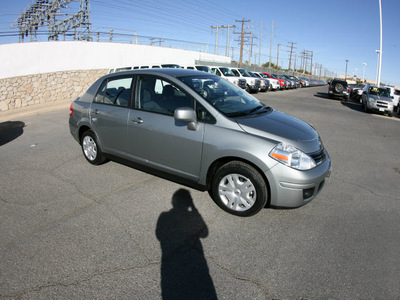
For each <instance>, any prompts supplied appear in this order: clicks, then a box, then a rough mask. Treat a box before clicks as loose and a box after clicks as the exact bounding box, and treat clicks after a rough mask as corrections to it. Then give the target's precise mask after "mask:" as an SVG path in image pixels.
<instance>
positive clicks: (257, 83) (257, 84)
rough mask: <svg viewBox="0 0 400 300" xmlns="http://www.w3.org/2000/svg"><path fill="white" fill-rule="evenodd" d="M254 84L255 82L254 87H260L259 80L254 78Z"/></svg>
mask: <svg viewBox="0 0 400 300" xmlns="http://www.w3.org/2000/svg"><path fill="white" fill-rule="evenodd" d="M254 84H255V86H256V88H260V86H261V80H256V81H255V82H254Z"/></svg>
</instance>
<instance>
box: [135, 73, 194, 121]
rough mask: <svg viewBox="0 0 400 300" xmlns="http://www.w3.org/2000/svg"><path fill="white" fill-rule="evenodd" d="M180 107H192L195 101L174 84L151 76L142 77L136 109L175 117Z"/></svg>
mask: <svg viewBox="0 0 400 300" xmlns="http://www.w3.org/2000/svg"><path fill="white" fill-rule="evenodd" d="M178 107H192V108H193V99H192V97H190V96H189V95H187V94H186V93H185V92H183V91H182V90H180V89H179V88H178V87H176V86H175V85H174V84H172V83H170V82H168V81H165V80H163V79H161V78H158V77H155V76H151V75H140V76H139V77H138V81H137V87H136V108H138V109H141V110H145V111H150V112H155V113H162V114H166V115H170V116H173V115H174V112H175V109H177V108H178Z"/></svg>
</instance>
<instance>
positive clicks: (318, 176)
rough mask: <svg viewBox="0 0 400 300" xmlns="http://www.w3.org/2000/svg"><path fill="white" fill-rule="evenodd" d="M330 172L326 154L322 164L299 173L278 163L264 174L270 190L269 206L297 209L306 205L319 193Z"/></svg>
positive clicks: (328, 159) (329, 162) (329, 163)
mask: <svg viewBox="0 0 400 300" xmlns="http://www.w3.org/2000/svg"><path fill="white" fill-rule="evenodd" d="M326 154H327V153H326ZM331 170H332V166H331V161H330V158H329V156H328V154H327V157H326V159H325V161H324V162H323V163H322V164H320V165H318V166H317V167H315V168H313V169H311V170H308V171H299V170H296V169H293V168H290V167H287V166H285V165H283V164H280V163H278V164H277V165H276V166H274V167H273V168H271V169H270V170H268V171H267V172H265V176H266V177H267V179H268V182H269V185H270V189H271V195H270V197H271V198H270V205H272V206H277V207H299V206H302V205H305V204H307V203H308V202H310V201H311V200H312V199H314V198H315V197H316V196H317V195H318V194H319V192H321V190H322V188H323V187H324V186H325V182H326V179H327V178H328V177H330V174H331Z"/></svg>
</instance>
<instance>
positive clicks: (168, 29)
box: [0, 0, 400, 86]
mask: <svg viewBox="0 0 400 300" xmlns="http://www.w3.org/2000/svg"><path fill="white" fill-rule="evenodd" d="M381 1H382V21H383V26H382V27H383V35H382V37H383V46H382V75H381V82H382V83H384V84H389V85H396V86H400V55H399V53H400V51H399V41H400V23H399V12H400V0H381ZM33 2H34V1H33V0H32V1H30V0H13V1H9V0H0V3H1V9H0V44H5V43H16V42H18V36H15V35H14V36H9V34H10V33H17V32H18V29H17V28H15V23H14V22H15V21H16V19H17V18H18V16H19V15H20V14H21V13H22V12H23V10H24V9H25V8H26V7H28V6H29V5H30V4H32V3H33ZM74 6H75V7H74ZM77 6H78V3H71V4H70V8H71V10H73V9H75V8H76V7H77ZM90 10H91V24H92V32H102V34H101V35H100V40H103V39H104V40H107V39H109V34H108V33H109V31H110V29H113V31H114V36H113V41H114V42H118V41H121V42H122V41H124V42H126V41H128V40H129V39H132V40H133V38H132V37H133V35H134V34H136V35H137V40H138V42H139V43H143V44H150V43H151V40H150V37H153V38H154V39H153V43H154V44H155V45H159V44H161V45H162V46H164V47H175V46H176V45H178V44H181V45H182V44H185V43H187V44H188V42H191V43H190V44H191V45H192V46H193V45H195V47H196V49H197V50H199V51H207V52H210V53H214V51H215V44H216V28H213V29H212V26H214V27H215V26H228V25H230V26H231V25H236V28H235V29H231V30H230V43H229V51H230V53H229V55H230V56H233V59H234V60H236V61H238V60H239V52H240V45H239V41H238V40H239V38H240V34H235V33H234V31H235V32H236V33H240V31H241V24H242V23H241V22H240V21H241V20H245V21H249V22H245V23H244V24H245V26H246V27H248V28H246V29H245V32H249V33H250V32H252V33H253V48H252V53H253V55H252V57H251V61H252V63H259V62H260V63H261V64H264V63H266V62H268V61H269V59H270V49H271V47H270V46H271V33H273V36H272V50H271V62H273V63H274V64H276V62H277V56H278V45H280V46H279V60H278V64H279V66H282V67H283V68H288V65H289V56H290V50H291V48H290V46H291V45H292V43H293V52H292V61H291V63H292V66H293V64H294V57H295V56H296V54H297V55H298V58H297V60H296V65H297V68H299V67H300V63H301V59H300V55H301V54H300V53H301V52H302V51H303V50H307V51H312V53H313V61H314V63H317V64H318V65H321V68H320V69H321V70H327V71H328V72H329V74H332V75H334V76H339V75H341V74H344V73H345V71H346V60H348V62H347V75H348V76H353V75H357V76H358V77H359V78H362V77H363V74H365V78H367V79H371V80H375V78H376V74H377V61H378V55H377V53H376V50H378V49H379V48H380V44H379V42H380V26H379V24H380V18H379V0H335V1H326V0H303V1H298V0H285V1H278V0H275V1H271V0H251V1H246V0H113V1H110V0H91V1H90ZM63 12H67V10H63ZM13 23H14V28H12V24H13ZM272 24H273V25H272ZM272 26H273V30H272ZM43 30H46V28H43ZM118 33H123V34H126V35H132V36H131V37H127V36H126V37H121V36H119V35H118ZM38 40H40V41H45V40H47V37H46V36H45V35H43V36H39V37H38ZM183 41H187V42H183ZM226 42H227V29H223V30H222V29H219V30H218V45H219V47H218V54H222V55H224V54H225V51H226V49H225V46H226ZM260 46H261V47H260ZM244 50H245V51H244V55H243V61H249V60H250V58H249V56H250V47H249V46H245V48H244ZM260 54H261V55H260ZM363 63H365V64H366V65H365V66H364V65H363ZM323 72H324V71H323ZM364 72H365V73H364Z"/></svg>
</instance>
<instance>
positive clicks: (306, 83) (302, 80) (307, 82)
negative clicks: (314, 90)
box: [300, 77, 310, 87]
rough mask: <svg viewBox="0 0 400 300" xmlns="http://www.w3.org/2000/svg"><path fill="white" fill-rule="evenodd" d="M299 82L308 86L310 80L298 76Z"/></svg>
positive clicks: (303, 85) (302, 85)
mask: <svg viewBox="0 0 400 300" xmlns="http://www.w3.org/2000/svg"><path fill="white" fill-rule="evenodd" d="M300 84H301V87H309V86H310V80H309V79H308V78H306V77H300Z"/></svg>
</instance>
